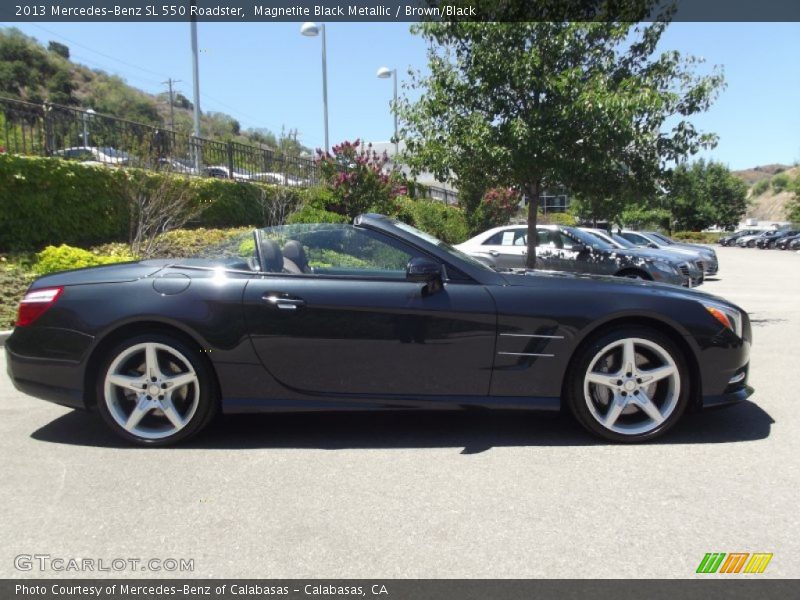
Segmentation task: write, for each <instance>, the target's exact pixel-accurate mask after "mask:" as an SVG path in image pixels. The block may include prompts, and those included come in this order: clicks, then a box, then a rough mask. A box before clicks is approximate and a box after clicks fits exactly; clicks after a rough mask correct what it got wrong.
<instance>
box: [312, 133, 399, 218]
mask: <svg viewBox="0 0 800 600" xmlns="http://www.w3.org/2000/svg"><path fill="white" fill-rule="evenodd" d="M388 162H389V157H388V155H387V154H386V152H383V153H381V154H378V153H377V152H376V151H375V150H373V149H372V144H367V145H366V146H364V145H363V143H362V142H361V141H360V140H355V141H354V142H347V141H345V142H342V143H341V144H338V145H336V146H334V147H333V148H332V149H331V151H330V152H324V151H322V150H317V164H318V166H319V169H320V173H321V175H322V181H323V184H324V186H325V187H326V188H328V190H329V191H330V192H331V199H330V202H329V204H328V206H327V207H326V208H327V210H329V211H332V212H335V213H338V214H340V215H346V216H348V217H350V218H353V217H355V216H357V215H359V214H361V213H363V212H368V211H373V212H381V213H384V214H387V213H392V212H393V210H394V199H395V198H397V197H398V196H401V195H403V194H404V193H405V187H404V185H403V180H402V177H401V176H400V175H399V174H398V173H387V172H386V170H385V168H386V164H387V163H388Z"/></svg>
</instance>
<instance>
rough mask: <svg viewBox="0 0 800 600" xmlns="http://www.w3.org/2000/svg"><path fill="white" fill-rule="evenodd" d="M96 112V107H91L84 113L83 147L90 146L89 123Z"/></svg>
mask: <svg viewBox="0 0 800 600" xmlns="http://www.w3.org/2000/svg"><path fill="white" fill-rule="evenodd" d="M93 114H94V109H91V108H90V109H89V110H87V111H86V112H84V113H83V147H84V148H86V147H88V146H89V123H88V120H89V118H91V116H92V115H93Z"/></svg>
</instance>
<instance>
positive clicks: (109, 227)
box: [0, 153, 305, 250]
mask: <svg viewBox="0 0 800 600" xmlns="http://www.w3.org/2000/svg"><path fill="white" fill-rule="evenodd" d="M132 174H133V175H135V178H136V179H138V180H140V181H142V185H146V186H153V187H157V186H158V185H159V182H163V181H164V178H167V177H181V176H180V175H168V174H164V173H154V172H150V171H141V170H137V169H114V168H111V167H102V166H92V165H84V164H81V163H78V162H74V161H65V160H61V159H58V158H39V157H27V156H25V157H23V156H15V155H9V154H3V153H0V250H34V249H38V248H42V247H43V246H45V245H48V244H70V245H75V246H91V245H93V244H98V243H105V242H111V241H122V240H125V239H127V238H128V234H129V229H130V219H131V211H130V207H129V205H128V201H126V199H125V196H126V194H125V189H126V187H125V186H126V182H127V180H128V179H129V178H131V176H132ZM188 185H189V195H190V196H191V199H192V203H195V204H196V205H198V207H199V208H201V209H202V211H201V212H200V214H199V216H197V218H195V219H194V220H192V221H191V224H192V225H193V226H196V227H213V228H221V227H240V226H245V225H249V226H263V225H271V224H274V222H275V220H276V219H278V218H281V215H283V214H286V213H288V212H290V211H291V209H293V208H294V206H296V205H299V204H301V201H302V200H303V199H304V197H305V192H304V191H303V190H299V189H297V188H283V187H279V186H270V185H264V184H256V183H239V182H235V181H230V180H225V179H212V178H208V179H200V178H191V179H190V180H189V183H188ZM277 204H280V205H281V206H282V207H283V208H282V209H281V210H275V208H276V205H277ZM284 204H286V206H283V205H284Z"/></svg>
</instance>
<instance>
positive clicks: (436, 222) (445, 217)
mask: <svg viewBox="0 0 800 600" xmlns="http://www.w3.org/2000/svg"><path fill="white" fill-rule="evenodd" d="M392 216H394V217H395V218H397V219H398V220H400V221H403V222H405V223H408V224H409V225H413V226H414V227H417V228H418V229H421V230H423V231H425V232H427V233H430V234H431V235H433V236H435V237H437V238H439V239H440V240H442V241H444V242H447V243H448V244H458V243H460V242H463V241H464V240H465V239H467V238H468V237H469V233H470V228H469V225H468V223H467V218H466V215H465V214H464V211H463V210H461V209H460V208H457V207H455V206H449V205H447V204H444V203H442V202H437V201H435V200H426V199H419V200H412V199H410V198H398V199H397V200H396V202H395V209H394V211H393V214H392Z"/></svg>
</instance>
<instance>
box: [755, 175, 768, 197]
mask: <svg viewBox="0 0 800 600" xmlns="http://www.w3.org/2000/svg"><path fill="white" fill-rule="evenodd" d="M768 189H769V179H760V180H758V181H756V182H755V183H754V184H753V196H760V195H761V194H763V193H764V192H766V191H767V190H768Z"/></svg>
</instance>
